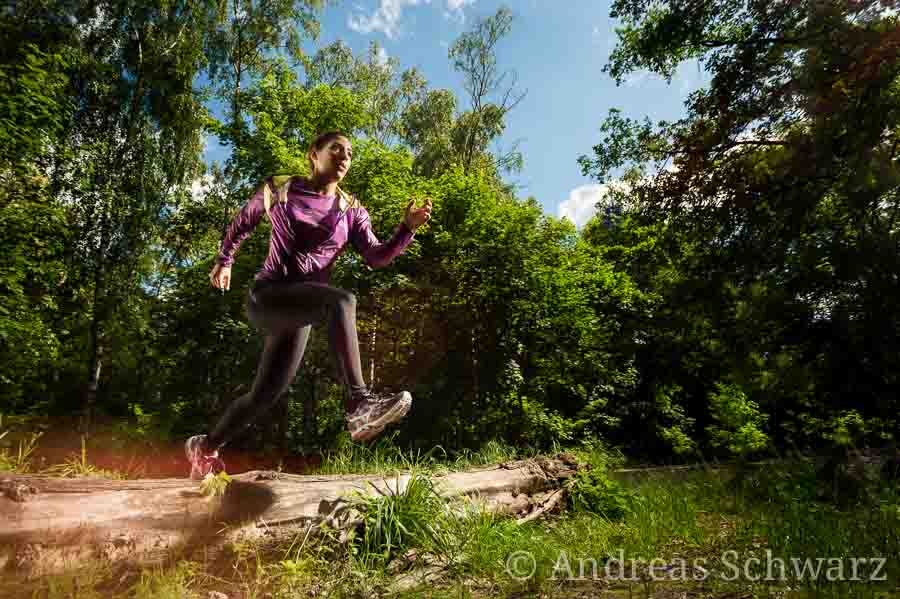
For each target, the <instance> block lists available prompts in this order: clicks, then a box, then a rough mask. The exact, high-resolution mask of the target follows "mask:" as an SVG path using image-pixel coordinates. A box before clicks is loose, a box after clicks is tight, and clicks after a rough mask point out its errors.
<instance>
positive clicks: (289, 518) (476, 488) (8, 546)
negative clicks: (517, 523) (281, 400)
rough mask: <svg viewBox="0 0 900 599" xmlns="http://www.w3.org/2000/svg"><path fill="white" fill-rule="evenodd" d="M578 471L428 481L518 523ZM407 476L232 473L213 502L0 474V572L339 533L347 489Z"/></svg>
mask: <svg viewBox="0 0 900 599" xmlns="http://www.w3.org/2000/svg"><path fill="white" fill-rule="evenodd" d="M582 468H585V466H584V465H579V464H577V463H575V462H574V461H573V460H572V459H571V457H570V456H568V455H565V454H562V455H561V456H559V457H558V458H554V459H549V458H538V459H534V460H523V461H518V462H511V463H506V464H498V465H494V466H489V467H483V468H476V469H471V470H467V471H463V472H453V473H448V474H442V475H434V476H432V477H431V478H432V480H433V481H434V483H435V487H436V489H437V490H438V492H439V493H441V494H442V495H443V496H445V497H448V498H450V497H466V498H469V499H476V500H480V501H482V502H483V503H484V505H485V507H486V508H487V509H489V510H491V511H494V512H498V513H506V514H511V515H515V516H518V517H520V519H526V518H529V517H530V514H532V512H533V515H534V517H537V516H538V515H540V514H543V513H544V512H546V511H547V510H548V509H549V508H548V504H549V502H550V501H552V502H553V505H555V504H556V503H557V501H558V499H559V490H560V489H561V488H562V486H563V484H564V482H565V481H566V480H567V479H569V478H570V477H571V476H573V475H574V474H575V472H577V471H578V470H579V469H582ZM410 478H411V475H410V474H398V475H396V476H394V477H382V476H338V475H333V476H308V475H292V474H284V473H277V472H269V471H253V472H247V473H244V474H240V475H236V476H233V477H232V480H231V482H230V483H229V484H228V486H227V488H226V490H225V493H224V494H223V495H221V496H218V497H217V496H208V495H205V494H204V493H203V492H202V491H201V487H200V484H199V483H198V482H194V481H190V480H186V479H161V480H110V479H102V478H53V477H48V476H39V475H35V476H29V475H0V571H2V572H4V573H5V574H6V575H19V576H22V575H24V576H25V577H26V578H31V577H35V576H42V575H46V574H50V573H56V572H62V571H67V570H71V569H76V568H77V567H78V566H79V565H82V564H84V563H86V562H87V561H90V560H96V559H102V560H109V561H112V562H122V563H132V564H142V565H152V564H159V563H169V562H171V561H173V560H177V559H180V558H185V557H190V556H192V555H195V552H196V551H198V550H202V551H203V552H204V554H206V555H208V554H209V553H210V552H212V553H216V552H217V551H221V549H222V548H223V547H224V546H225V544H226V543H228V542H233V541H237V540H246V539H260V538H265V537H271V538H273V540H274V539H275V538H278V537H281V536H282V535H286V536H290V535H295V534H297V533H300V532H303V531H308V530H310V529H311V528H315V527H319V526H321V524H323V523H325V522H328V523H329V524H331V525H333V526H334V527H335V528H338V529H346V528H347V527H348V526H352V525H353V524H354V523H353V518H354V517H358V514H356V515H355V516H354V514H353V511H352V510H351V509H350V507H351V506H352V502H351V501H350V500H349V496H350V495H351V494H352V493H353V492H357V493H361V494H368V495H372V494H375V493H379V492H380V493H382V494H384V493H397V492H402V491H403V489H404V488H405V487H406V485H407V483H408V482H409V480H410Z"/></svg>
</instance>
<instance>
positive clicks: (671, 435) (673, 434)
mask: <svg viewBox="0 0 900 599" xmlns="http://www.w3.org/2000/svg"><path fill="white" fill-rule="evenodd" d="M681 392H682V388H681V386H679V385H663V386H662V387H660V388H658V389H657V390H656V406H655V407H656V412H657V413H658V414H659V417H660V418H661V419H663V420H664V422H666V424H657V430H658V432H659V436H660V438H662V439H663V440H664V441H665V442H666V443H668V444H669V445H670V446H671V447H672V451H673V452H674V453H675V454H676V455H691V454H693V453H695V452H696V451H697V442H696V441H695V440H694V439H693V438H692V437H691V433H692V432H693V431H692V429H693V427H694V423H695V420H696V419H694V418H691V417H690V416H688V415H687V414H686V413H685V410H684V408H683V407H682V406H681V405H679V403H678V399H677V396H678V395H679V394H680V393H681Z"/></svg>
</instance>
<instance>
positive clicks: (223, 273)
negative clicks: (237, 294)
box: [209, 262, 231, 290]
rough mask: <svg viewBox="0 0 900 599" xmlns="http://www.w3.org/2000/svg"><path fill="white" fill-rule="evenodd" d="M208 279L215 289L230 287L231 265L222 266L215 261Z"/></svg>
mask: <svg viewBox="0 0 900 599" xmlns="http://www.w3.org/2000/svg"><path fill="white" fill-rule="evenodd" d="M209 281H210V283H212V286H213V287H215V288H216V289H222V290H225V289H231V267H230V266H222V265H221V264H219V263H218V262H217V263H216V265H215V266H214V267H213V269H212V272H211V273H209Z"/></svg>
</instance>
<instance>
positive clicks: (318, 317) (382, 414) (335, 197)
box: [184, 131, 432, 480]
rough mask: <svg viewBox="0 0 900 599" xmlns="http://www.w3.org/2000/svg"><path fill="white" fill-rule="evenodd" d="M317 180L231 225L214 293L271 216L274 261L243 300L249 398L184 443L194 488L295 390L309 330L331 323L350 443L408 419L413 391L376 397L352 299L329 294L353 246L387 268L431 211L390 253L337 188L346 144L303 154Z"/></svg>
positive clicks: (262, 195) (346, 160) (275, 189)
mask: <svg viewBox="0 0 900 599" xmlns="http://www.w3.org/2000/svg"><path fill="white" fill-rule="evenodd" d="M307 156H308V158H309V162H310V169H311V173H312V174H311V176H309V177H300V176H284V177H278V176H276V177H269V178H268V179H266V180H265V181H264V182H263V184H262V186H261V187H260V188H259V190H258V191H257V192H256V193H255V194H254V195H253V197H252V198H251V199H250V201H249V202H247V204H245V205H244V207H243V208H241V210H240V211H239V212H238V214H237V216H235V218H234V221H233V222H232V223H231V226H230V227H229V229H228V231H227V233H226V234H225V239H224V240H223V242H222V246H221V249H220V250H219V253H218V256H217V257H216V265H215V267H214V268H213V270H212V272H211V273H210V275H209V278H210V281H211V283H212V285H213V287H216V288H217V289H221V290H223V291H222V292H223V293H224V291H225V290H227V289H230V287H231V265H232V263H233V262H234V255H235V253H236V252H237V249H238V246H239V245H240V243H241V242H242V241H243V240H244V239H245V238H246V237H247V236H248V235H249V234H250V232H251V231H252V230H253V229H254V228H255V227H256V225H257V224H259V222H260V220H261V219H262V215H263V214H268V215H269V220H270V221H271V223H272V236H271V238H270V240H269V255H268V257H267V258H266V261H265V262H264V263H263V266H262V268H261V269H260V270H259V272H258V273H257V274H256V278H255V280H254V283H253V285H252V286H251V287H250V290H249V292H248V296H247V304H246V308H247V316H248V318H249V320H250V322H251V323H252V324H253V325H254V326H255V327H256V328H257V329H258V330H259V331H260V332H261V333H263V334H264V336H265V339H264V346H263V351H262V356H261V357H260V360H259V366H258V368H257V371H256V380H255V381H254V383H253V388H252V389H251V390H250V391H249V392H248V393H247V394H245V395H243V396H241V397H239V398H238V399H236V400H235V401H234V402H233V403H232V404H231V405H230V406H229V407H228V409H227V410H226V411H225V414H224V415H223V416H222V417H221V419H220V420H219V421H218V423H217V424H216V426H215V427H214V428H213V429H212V431H211V432H209V433H208V434H206V435H195V436H193V437H191V438H190V439H188V440H187V441H186V442H185V446H184V448H185V453H186V455H187V458H188V461H189V462H190V464H191V478H192V479H195V480H197V479H202V478H204V477H205V476H206V475H208V474H215V473H217V472H221V471H224V469H225V464H224V462H223V461H222V459H221V457H220V456H219V451H220V449H222V447H223V446H224V445H225V444H226V443H228V442H229V441H230V440H231V439H233V438H234V437H235V435H237V434H238V433H240V432H241V431H243V430H244V429H246V428H247V427H248V426H249V425H250V424H252V423H253V422H254V421H255V420H256V418H257V417H258V416H259V415H261V414H262V413H263V412H265V411H266V410H269V409H270V408H271V407H272V406H273V405H274V404H275V402H276V401H277V400H278V397H279V396H280V395H281V393H283V392H284V391H285V390H286V389H287V387H288V385H290V384H291V382H292V381H293V380H294V376H295V375H296V373H297V369H298V368H299V366H300V362H301V360H302V359H303V352H304V350H305V349H306V343H307V341H308V340H309V334H310V330H311V328H312V325H313V324H316V323H319V322H325V321H327V322H328V340H329V345H330V347H331V352H332V354H333V356H334V359H335V365H336V370H337V373H338V376H339V378H340V380H341V383H342V384H344V385H345V387H346V391H347V394H346V397H345V400H344V412H345V419H346V423H347V429H348V430H349V431H350V438H351V439H352V440H353V441H369V440H372V439H374V438H375V437H377V436H378V435H379V434H380V433H381V432H382V431H383V430H384V429H385V427H386V426H387V425H389V424H392V423H394V422H397V421H398V420H400V419H401V418H403V417H404V416H405V415H406V413H407V412H408V411H409V408H410V406H411V405H412V396H411V395H410V394H409V393H408V392H407V391H401V392H400V393H397V394H390V393H388V394H384V393H376V392H375V391H373V390H372V389H370V388H369V387H368V386H367V385H366V383H365V381H364V380H363V376H362V364H361V362H360V357H359V342H358V339H357V333H356V297H355V296H354V295H353V294H352V293H350V292H349V291H345V290H343V289H338V288H337V287H332V286H330V285H329V284H328V281H329V278H330V274H331V269H332V266H333V265H334V262H335V260H336V259H337V257H338V256H339V255H340V254H341V252H342V251H343V249H344V247H345V246H346V245H347V243H348V242H350V243H352V244H353V246H354V247H355V248H356V249H357V251H358V252H359V253H360V254H361V255H362V257H363V259H364V260H365V261H366V263H367V264H368V265H369V266H371V267H373V268H379V267H384V266H387V265H388V264H390V263H391V261H392V260H393V259H394V258H396V257H397V256H398V255H400V254H401V253H402V252H403V250H404V249H405V248H406V246H408V245H409V244H410V242H411V241H412V239H413V234H414V233H415V231H416V229H417V228H418V227H419V226H421V225H422V224H424V223H425V222H427V221H428V220H429V218H431V209H432V203H431V199H427V200H426V201H425V203H424V205H423V206H422V207H421V208H418V207H416V201H415V200H410V202H409V204H408V205H407V207H406V214H405V215H404V218H403V222H402V223H401V224H400V226H399V227H398V228H397V229H396V231H395V232H394V235H393V237H391V239H390V240H389V241H387V242H385V243H382V242H380V241H379V240H378V238H377V237H376V236H375V234H374V233H373V232H372V226H371V223H370V222H369V213H368V211H367V210H366V209H365V208H363V207H362V206H361V205H360V204H359V202H358V201H357V200H356V198H355V197H353V196H351V195H349V194H347V193H345V192H344V191H343V190H342V189H341V188H340V187H338V183H340V182H341V180H342V179H343V178H344V176H345V175H346V174H347V170H348V169H349V168H350V164H351V162H352V160H353V148H352V147H351V144H350V141H349V139H348V138H347V137H346V136H345V135H343V134H341V133H339V132H336V131H331V132H328V133H324V134H322V135H320V136H319V137H317V138H316V140H315V141H313V143H312V145H311V146H310V148H309V152H308V154H307Z"/></svg>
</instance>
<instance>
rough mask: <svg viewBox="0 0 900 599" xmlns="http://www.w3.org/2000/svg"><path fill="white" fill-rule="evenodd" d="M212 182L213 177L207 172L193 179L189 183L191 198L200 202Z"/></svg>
mask: <svg viewBox="0 0 900 599" xmlns="http://www.w3.org/2000/svg"><path fill="white" fill-rule="evenodd" d="M212 184H213V178H212V175H209V174H206V175H203V176H201V177H200V178H198V179H194V181H193V183H191V198H192V199H193V200H194V201H195V202H197V203H200V202H202V201H203V199H204V198H205V197H206V194H207V193H209V190H210V188H211V187H212Z"/></svg>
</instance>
